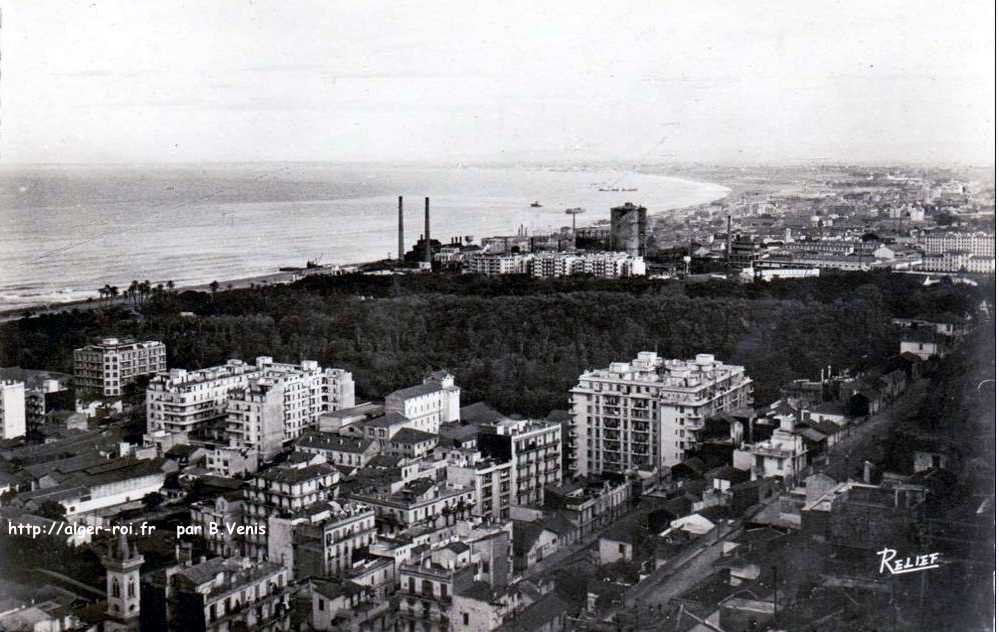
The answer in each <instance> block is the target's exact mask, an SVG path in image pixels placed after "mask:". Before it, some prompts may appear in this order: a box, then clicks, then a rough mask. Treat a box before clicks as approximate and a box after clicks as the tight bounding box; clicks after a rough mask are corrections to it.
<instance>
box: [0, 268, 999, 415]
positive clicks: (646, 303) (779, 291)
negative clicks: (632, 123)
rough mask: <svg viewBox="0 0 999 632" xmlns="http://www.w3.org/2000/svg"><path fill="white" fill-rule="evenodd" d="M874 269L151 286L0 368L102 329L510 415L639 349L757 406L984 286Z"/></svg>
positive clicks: (24, 325) (41, 334)
mask: <svg viewBox="0 0 999 632" xmlns="http://www.w3.org/2000/svg"><path fill="white" fill-rule="evenodd" d="M922 280H923V279H922V277H919V276H915V275H913V276H908V275H897V274H896V275H892V274H889V273H884V272H871V273H844V274H829V275H826V274H823V276H821V277H819V278H812V279H800V280H788V281H782V282H778V283H773V284H768V283H762V282H759V283H752V284H739V283H734V282H728V281H710V282H704V283H682V282H679V281H663V280H656V279H645V278H641V279H624V280H600V279H593V278H587V277H575V278H567V279H551V280H541V279H531V278H529V277H523V276H509V277H498V278H489V277H481V276H474V275H445V274H440V275H420V274H411V275H384V276H375V275H359V274H353V275H344V276H312V277H307V278H305V279H303V280H301V281H299V282H297V283H294V284H290V285H273V286H263V287H255V288H247V289H235V290H225V291H218V290H216V291H214V292H194V291H182V292H177V291H157V292H152V293H150V294H148V295H147V296H145V299H144V300H142V301H136V302H135V303H133V304H132V305H121V304H118V305H115V304H110V305H107V306H104V305H97V306H90V307H91V308H90V309H80V310H72V311H67V312H62V313H55V314H42V315H38V316H35V317H32V318H26V319H20V320H17V321H11V322H8V323H5V324H3V325H2V326H0V365H3V366H12V365H16V366H22V367H25V368H45V369H50V370H58V371H66V372H71V370H72V350H73V348H74V347H79V346H82V345H83V344H86V343H88V342H90V341H92V340H94V339H95V338H99V337H103V336H111V335H113V336H118V337H134V338H140V339H158V340H162V341H163V342H165V343H166V345H167V349H168V362H169V365H170V366H171V367H184V368H189V369H195V368H200V367H205V366H211V365H214V364H219V363H222V362H224V361H225V360H226V359H228V358H234V357H235V358H242V359H244V360H252V359H253V358H254V357H256V356H261V355H267V356H272V357H274V359H275V360H277V361H286V362H297V361H300V360H303V359H314V360H318V361H319V362H320V363H321V364H322V365H323V366H333V367H342V368H346V369H348V370H350V371H352V372H353V374H354V379H355V382H356V384H357V395H358V399H359V400H363V399H377V398H380V397H383V396H384V395H385V394H386V393H388V392H390V391H392V390H394V389H397V388H400V387H403V386H407V385H411V384H414V383H418V382H419V381H420V380H421V379H422V378H423V376H425V375H426V374H427V373H428V372H430V371H432V370H435V369H439V368H446V369H448V370H450V371H451V372H453V373H454V374H455V375H456V378H457V381H458V383H459V384H460V385H461V387H462V390H463V394H462V399H463V401H464V402H473V401H477V400H483V401H486V402H487V403H489V404H491V405H493V406H494V407H496V408H498V409H499V410H501V411H503V412H506V413H508V414H522V415H532V416H540V415H545V414H547V413H548V412H549V411H550V410H552V409H558V408H565V407H566V398H567V391H568V389H569V388H570V387H571V386H572V385H573V384H575V383H576V381H577V379H578V377H579V375H580V374H581V373H582V372H583V371H585V370H587V369H593V368H598V367H605V366H607V364H608V363H610V362H611V361H620V360H627V359H629V358H632V357H634V355H635V353H637V352H638V351H643V350H650V351H658V352H659V354H660V355H663V356H666V357H692V356H693V355H694V354H697V353H713V354H715V356H716V357H717V358H719V359H722V360H724V361H726V362H734V363H738V364H743V365H745V366H746V367H747V370H748V372H749V375H750V376H752V377H753V379H754V380H755V381H756V386H755V394H756V401H757V402H758V403H761V404H764V403H768V402H769V401H771V400H773V399H774V398H775V397H777V395H778V393H779V386H780V385H781V384H782V383H784V382H787V381H789V380H792V379H794V378H799V377H817V376H818V375H819V371H820V370H821V369H822V368H823V367H826V366H830V365H831V366H832V367H833V368H834V369H840V368H850V367H856V368H864V367H865V366H873V365H876V364H878V363H880V362H882V361H884V360H885V359H886V358H888V357H889V356H890V355H892V354H894V353H897V350H898V346H897V332H896V331H895V329H894V328H893V327H892V324H891V318H892V317H902V316H905V317H914V316H923V317H929V318H946V319H956V318H963V317H964V316H965V315H968V314H973V313H975V312H976V311H977V307H978V305H979V304H980V303H981V301H982V300H983V298H984V297H986V296H988V295H989V293H990V292H994V290H993V289H992V288H993V287H994V286H992V285H991V284H989V286H988V287H986V286H985V285H982V286H980V287H970V286H964V285H961V286H958V285H954V284H951V283H949V282H946V281H945V282H943V283H939V284H936V285H932V286H924V285H922V284H921V281H922Z"/></svg>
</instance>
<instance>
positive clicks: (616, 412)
mask: <svg viewBox="0 0 999 632" xmlns="http://www.w3.org/2000/svg"><path fill="white" fill-rule="evenodd" d="M603 414H605V415H612V416H614V417H620V416H621V409H620V408H618V407H617V406H604V412H603Z"/></svg>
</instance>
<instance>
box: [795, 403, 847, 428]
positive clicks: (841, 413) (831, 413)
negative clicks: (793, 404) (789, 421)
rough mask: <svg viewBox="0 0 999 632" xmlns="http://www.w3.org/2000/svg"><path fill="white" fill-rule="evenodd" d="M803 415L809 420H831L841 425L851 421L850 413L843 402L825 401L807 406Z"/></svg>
mask: <svg viewBox="0 0 999 632" xmlns="http://www.w3.org/2000/svg"><path fill="white" fill-rule="evenodd" d="M802 416H803V417H804V419H805V420H807V421H831V422H833V423H835V424H838V425H840V426H845V425H847V424H848V423H849V422H850V414H849V412H848V411H847V408H846V406H844V405H843V403H842V402H825V403H822V404H819V405H817V406H809V407H806V408H804V409H803V410H802Z"/></svg>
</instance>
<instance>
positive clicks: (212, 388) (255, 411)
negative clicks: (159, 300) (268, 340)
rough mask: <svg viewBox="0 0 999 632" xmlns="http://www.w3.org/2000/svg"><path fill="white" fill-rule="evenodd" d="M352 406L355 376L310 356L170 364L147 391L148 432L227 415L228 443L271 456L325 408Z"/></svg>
mask: <svg viewBox="0 0 999 632" xmlns="http://www.w3.org/2000/svg"><path fill="white" fill-rule="evenodd" d="M353 405H354V378H353V376H352V375H351V374H350V372H348V371H344V370H342V369H323V368H321V367H320V366H319V364H318V363H317V362H315V361H312V360H305V361H303V362H302V363H300V364H283V363H278V362H274V360H273V359H272V358H269V357H266V356H262V357H259V358H257V359H256V363H255V364H253V365H249V364H246V363H244V362H241V361H239V360H230V361H229V362H227V363H226V364H224V365H222V366H218V367H212V368H210V369H203V370H200V371H193V372H190V373H188V372H187V371H184V370H179V369H174V370H172V371H170V373H169V374H163V375H159V376H157V377H156V378H154V379H153V380H152V381H151V382H150V384H149V388H148V389H147V391H146V416H147V420H148V421H147V423H148V430H149V433H150V434H153V433H156V432H159V431H166V432H171V433H189V432H191V431H194V430H197V429H199V428H200V427H202V426H204V425H206V424H208V423H210V422H212V421H214V420H220V419H223V418H224V419H225V420H226V432H227V434H228V435H229V439H230V446H232V447H239V448H254V449H257V450H258V451H259V452H260V453H261V455H262V456H263V458H268V455H269V456H273V454H274V453H276V452H277V451H279V450H280V448H281V446H282V445H283V443H284V442H287V441H290V440H292V439H294V438H295V437H298V436H299V435H301V434H302V432H303V431H304V430H305V429H307V428H314V427H316V426H317V425H318V423H319V417H320V415H322V414H323V413H327V412H331V411H335V410H340V409H342V408H350V407H352V406H353Z"/></svg>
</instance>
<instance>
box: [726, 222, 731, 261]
mask: <svg viewBox="0 0 999 632" xmlns="http://www.w3.org/2000/svg"><path fill="white" fill-rule="evenodd" d="M725 263H726V264H730V263H732V216H731V215H729V216H728V230H727V231H725Z"/></svg>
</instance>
